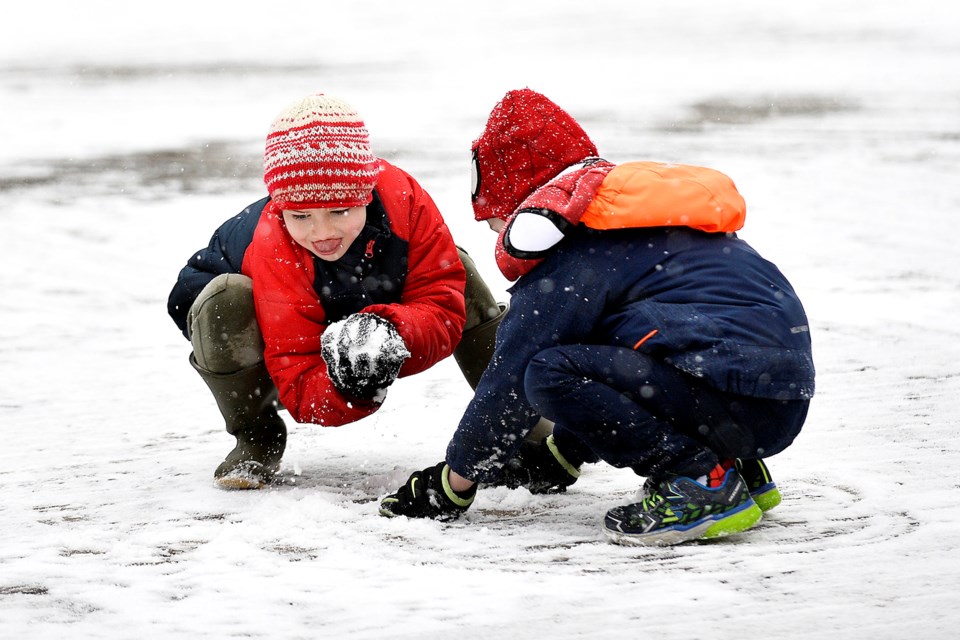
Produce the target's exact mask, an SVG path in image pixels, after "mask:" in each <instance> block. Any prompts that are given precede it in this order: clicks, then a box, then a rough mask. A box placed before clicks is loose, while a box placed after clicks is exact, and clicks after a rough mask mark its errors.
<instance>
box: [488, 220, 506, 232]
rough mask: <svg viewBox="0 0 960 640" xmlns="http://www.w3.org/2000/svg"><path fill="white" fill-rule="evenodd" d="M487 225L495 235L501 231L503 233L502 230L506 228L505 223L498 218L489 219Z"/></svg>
mask: <svg viewBox="0 0 960 640" xmlns="http://www.w3.org/2000/svg"><path fill="white" fill-rule="evenodd" d="M487 224H488V225H490V228H491V229H493V230H494V231H496V232H497V233H500V232H501V231H503V228H504V227H505V226H507V221H506V220H501V219H500V218H490V219H489V220H487Z"/></svg>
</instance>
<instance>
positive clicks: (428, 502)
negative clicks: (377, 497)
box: [380, 462, 477, 522]
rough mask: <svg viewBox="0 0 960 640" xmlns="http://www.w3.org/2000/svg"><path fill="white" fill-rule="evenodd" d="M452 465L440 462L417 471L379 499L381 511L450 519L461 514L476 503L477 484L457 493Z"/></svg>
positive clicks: (392, 513)
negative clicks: (451, 478)
mask: <svg viewBox="0 0 960 640" xmlns="http://www.w3.org/2000/svg"><path fill="white" fill-rule="evenodd" d="M449 478H450V467H449V466H448V465H447V463H446V462H440V463H438V464H436V465H434V466H432V467H427V468H426V469H424V470H423V471H416V472H414V473H413V474H411V476H410V478H408V479H407V482H406V484H404V485H403V486H402V487H400V488H399V489H397V492H396V493H392V494H390V495H388V496H387V497H386V498H384V499H383V500H381V501H380V515H382V516H387V517H388V518H392V517H394V516H407V517H408V518H432V519H434V520H440V521H443V522H447V521H450V520H456V519H457V518H459V517H460V516H461V515H462V514H463V512H464V511H466V510H467V508H468V507H469V506H470V505H471V504H473V499H474V498H475V497H476V495H477V485H473V487H472V488H471V489H470V490H469V491H466V492H465V493H458V492H456V491H454V490H453V488H452V487H451V486H450V481H449Z"/></svg>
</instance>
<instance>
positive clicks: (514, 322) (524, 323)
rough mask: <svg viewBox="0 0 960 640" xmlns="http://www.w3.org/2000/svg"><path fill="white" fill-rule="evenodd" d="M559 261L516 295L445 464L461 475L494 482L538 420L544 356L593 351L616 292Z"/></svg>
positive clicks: (551, 261) (540, 269)
mask: <svg viewBox="0 0 960 640" xmlns="http://www.w3.org/2000/svg"><path fill="white" fill-rule="evenodd" d="M562 265H563V260H562V259H557V257H555V256H552V257H550V258H548V259H547V260H546V261H545V262H543V263H541V264H540V265H538V266H537V268H535V269H534V270H533V271H531V272H530V273H529V274H528V275H526V276H523V277H522V278H520V280H519V281H518V282H517V284H515V285H514V286H513V287H512V288H511V289H510V310H509V312H508V313H507V315H506V316H505V317H504V319H503V322H502V323H501V325H500V327H499V329H498V331H497V345H496V350H495V351H494V354H493V358H492V359H491V361H490V365H489V366H488V367H487V369H486V371H485V372H484V374H483V377H482V378H481V379H480V383H479V384H478V385H477V389H476V392H475V393H474V397H473V400H472V401H471V402H470V404H469V406H468V407H467V410H466V412H465V413H464V415H463V418H462V419H461V420H460V424H459V426H458V427H457V431H456V433H455V434H454V436H453V439H452V440H451V441H450V444H449V446H448V447H447V454H446V461H447V464H449V465H450V467H451V468H452V469H453V470H454V471H456V472H457V473H459V474H460V475H462V476H464V477H466V478H469V479H471V480H474V481H476V482H491V481H494V480H496V478H497V477H498V476H499V475H500V469H501V468H502V466H503V464H504V463H505V462H506V461H507V460H508V459H509V458H510V457H511V455H513V454H514V453H515V451H516V450H517V448H518V447H519V446H520V444H521V442H522V440H523V438H524V436H525V435H526V434H527V433H528V432H529V431H530V429H531V428H533V425H534V424H535V423H536V421H537V419H538V417H539V416H538V415H537V413H536V411H535V410H534V409H533V408H532V407H531V406H530V405H529V403H528V402H527V399H526V393H525V391H524V375H525V373H526V369H527V365H528V364H529V363H530V361H531V360H532V359H533V357H534V356H535V355H536V354H538V353H539V352H541V351H543V350H544V349H548V348H550V347H553V346H556V345H561V344H577V343H590V342H591V341H592V340H593V339H595V336H594V328H595V327H596V326H597V325H598V323H599V318H600V315H601V314H602V313H603V309H604V307H605V306H606V298H607V297H608V292H609V289H608V287H607V285H606V284H605V283H604V282H602V281H601V280H599V279H595V278H593V277H591V276H592V274H591V272H589V271H588V270H582V269H578V268H571V267H570V265H569V264H567V265H566V266H562Z"/></svg>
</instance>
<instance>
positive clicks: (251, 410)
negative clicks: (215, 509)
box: [190, 355, 287, 489]
mask: <svg viewBox="0 0 960 640" xmlns="http://www.w3.org/2000/svg"><path fill="white" fill-rule="evenodd" d="M190 364H191V365H193V368H194V369H196V370H197V373H199V374H200V377H201V378H203V381H204V382H206V383H207V386H208V387H209V388H210V391H211V392H212V393H213V397H214V399H216V401H217V406H218V407H219V408H220V413H222V414H223V418H224V421H225V422H226V427H227V433H229V434H230V435H232V436H234V437H236V439H237V444H236V446H235V447H234V448H233V450H232V451H231V452H230V453H228V454H227V457H226V459H225V460H224V461H223V462H221V463H220V465H219V466H218V467H217V469H216V471H214V472H213V477H214V483H215V484H216V485H217V486H218V487H220V488H222V489H259V488H261V487H262V486H264V485H265V484H268V483H270V482H273V481H275V480H276V479H277V474H278V473H279V471H280V460H281V458H283V451H284V449H285V448H286V446H287V426H286V424H284V422H283V418H281V417H280V415H279V414H278V413H277V389H276V387H275V386H274V385H273V382H272V381H271V380H270V376H269V375H268V374H267V368H266V366H265V365H264V364H263V363H262V362H261V363H259V364H256V365H254V366H252V367H249V368H247V369H243V370H241V371H238V372H236V373H229V374H217V373H213V372H211V371H206V370H205V369H202V368H200V366H199V365H197V362H196V360H194V358H193V356H192V355H191V356H190Z"/></svg>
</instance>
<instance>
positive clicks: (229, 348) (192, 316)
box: [187, 273, 264, 374]
mask: <svg viewBox="0 0 960 640" xmlns="http://www.w3.org/2000/svg"><path fill="white" fill-rule="evenodd" d="M187 331H188V333H189V335H190V342H191V343H192V344H193V354H194V359H195V361H196V364H197V365H198V366H199V367H201V368H202V369H205V370H206V371H210V372H212V373H218V374H224V373H234V372H237V371H240V370H243V369H247V368H249V367H252V366H253V365H255V364H258V363H260V362H262V361H263V348H264V345H263V336H262V334H261V333H260V327H259V325H258V324H257V316H256V313H255V310H254V305H253V281H252V280H251V279H250V278H248V277H247V276H244V275H241V274H238V273H228V274H222V275H219V276H217V277H216V278H214V279H213V280H211V281H210V283H209V284H207V286H206V287H204V288H203V290H202V291H201V292H200V295H199V296H197V299H196V301H194V303H193V305H192V306H191V307H190V312H189V314H188V316H187Z"/></svg>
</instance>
